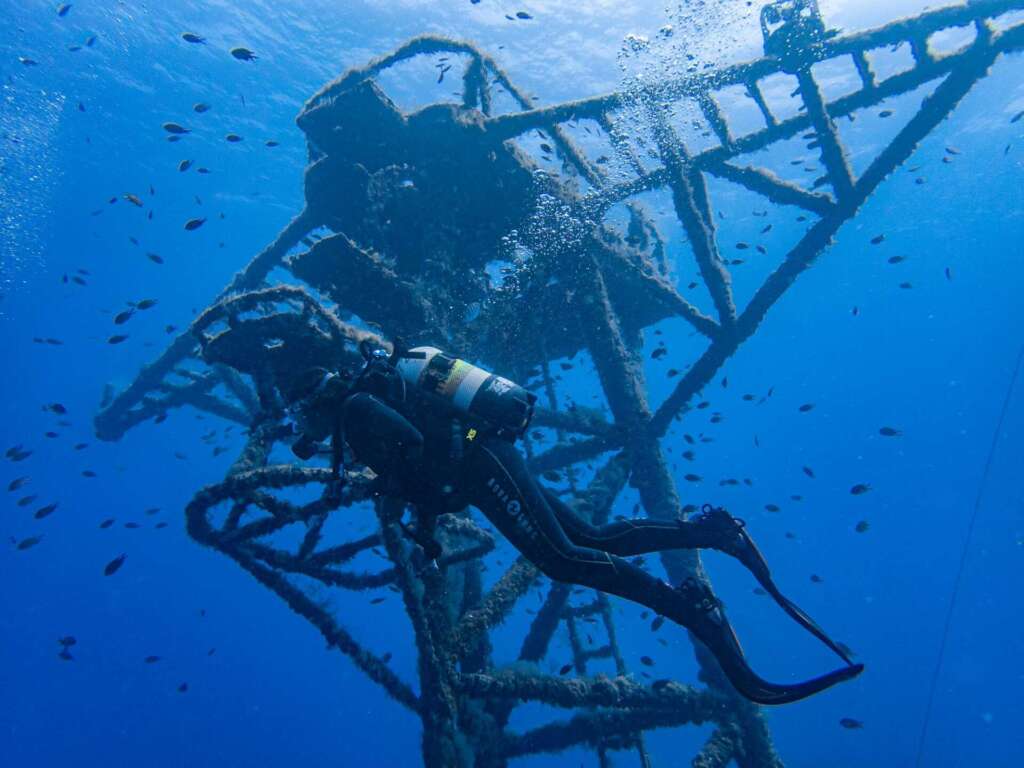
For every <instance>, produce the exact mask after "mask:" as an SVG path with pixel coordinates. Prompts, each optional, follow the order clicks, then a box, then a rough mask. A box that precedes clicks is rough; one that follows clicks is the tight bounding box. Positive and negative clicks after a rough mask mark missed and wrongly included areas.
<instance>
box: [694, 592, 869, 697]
mask: <svg viewBox="0 0 1024 768" xmlns="http://www.w3.org/2000/svg"><path fill="white" fill-rule="evenodd" d="M676 592H677V594H679V596H680V597H681V598H682V600H681V603H680V609H681V611H680V614H679V616H678V618H677V619H676V621H678V623H680V624H682V625H683V626H685V627H686V628H687V629H689V630H690V631H691V632H692V633H693V634H694V635H695V636H696V637H697V639H698V640H700V641H701V642H702V643H704V645H706V646H707V648H708V650H709V651H711V653H712V655H713V656H714V657H715V659H716V660H717V661H718V664H719V666H721V668H722V671H723V672H724V673H725V676H726V677H727V678H728V679H729V682H730V683H732V685H733V686H734V687H735V688H736V690H737V691H739V693H740V694H741V695H742V696H744V697H745V698H748V699H750V700H751V701H754V702H757V703H758V704H788V703H790V702H794V701H800V700H801V699H806V698H807V697H808V696H813V695H814V694H816V693H820V692H821V691H824V690H825V689H827V688H831V687H832V686H833V685H836V684H837V683H842V682H845V681H846V680H851V679H853V678H854V677H857V675H859V674H860V673H861V672H863V671H864V665H863V664H848V666H846V667H843V668H841V669H837V670H835V671H833V672H829V673H828V674H825V675H821V676H820V677H815V678H811V679H810V680H805V681H803V682H801V683H793V684H781V683H771V682H768V681H767V680H765V679H763V678H762V677H760V676H758V675H757V674H756V673H755V672H754V670H752V669H751V668H750V665H749V664H748V663H747V659H746V657H745V656H744V654H743V649H742V647H741V646H740V643H739V639H738V638H737V637H736V632H735V631H734V630H733V628H732V625H731V624H730V623H729V619H728V618H726V615H725V611H724V610H723V608H722V603H721V601H720V600H719V599H718V598H717V597H715V594H714V593H713V592H712V591H711V588H710V587H709V586H708V585H707V584H706V583H702V582H698V581H697V580H696V579H694V578H692V577H689V578H687V579H685V580H684V581H683V582H682V583H681V584H680V585H679V586H678V587H676ZM783 599H785V598H783ZM787 603H788V601H787ZM789 605H792V604H791V603H790V604H789ZM792 607H793V609H794V610H795V611H798V612H799V609H798V608H796V606H792ZM800 615H803V614H802V612H800ZM807 621H808V622H809V623H810V624H811V625H812V626H816V625H814V623H813V622H811V621H810V619H807ZM819 631H820V630H819Z"/></svg>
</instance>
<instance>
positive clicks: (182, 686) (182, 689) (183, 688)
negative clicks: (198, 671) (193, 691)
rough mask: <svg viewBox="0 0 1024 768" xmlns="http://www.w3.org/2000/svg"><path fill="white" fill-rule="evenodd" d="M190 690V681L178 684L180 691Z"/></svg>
mask: <svg viewBox="0 0 1024 768" xmlns="http://www.w3.org/2000/svg"><path fill="white" fill-rule="evenodd" d="M187 691H188V683H182V684H181V685H179V686H178V693H186V692H187Z"/></svg>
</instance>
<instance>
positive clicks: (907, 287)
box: [900, 283, 914, 291]
mask: <svg viewBox="0 0 1024 768" xmlns="http://www.w3.org/2000/svg"><path fill="white" fill-rule="evenodd" d="M913 287H914V284H913V283H900V288H902V289H903V290H905V291H909V290H910V289H911V288H913Z"/></svg>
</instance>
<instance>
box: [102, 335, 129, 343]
mask: <svg viewBox="0 0 1024 768" xmlns="http://www.w3.org/2000/svg"><path fill="white" fill-rule="evenodd" d="M127 340H128V334H126V333H115V334H114V335H113V336H111V337H110V338H109V339H107V344H120V343H122V342H124V341H127Z"/></svg>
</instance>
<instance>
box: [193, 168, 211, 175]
mask: <svg viewBox="0 0 1024 768" xmlns="http://www.w3.org/2000/svg"><path fill="white" fill-rule="evenodd" d="M209 172H210V169H209V168H196V173H201V174H202V175H203V176H205V175H206V174H208V173H209Z"/></svg>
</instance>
